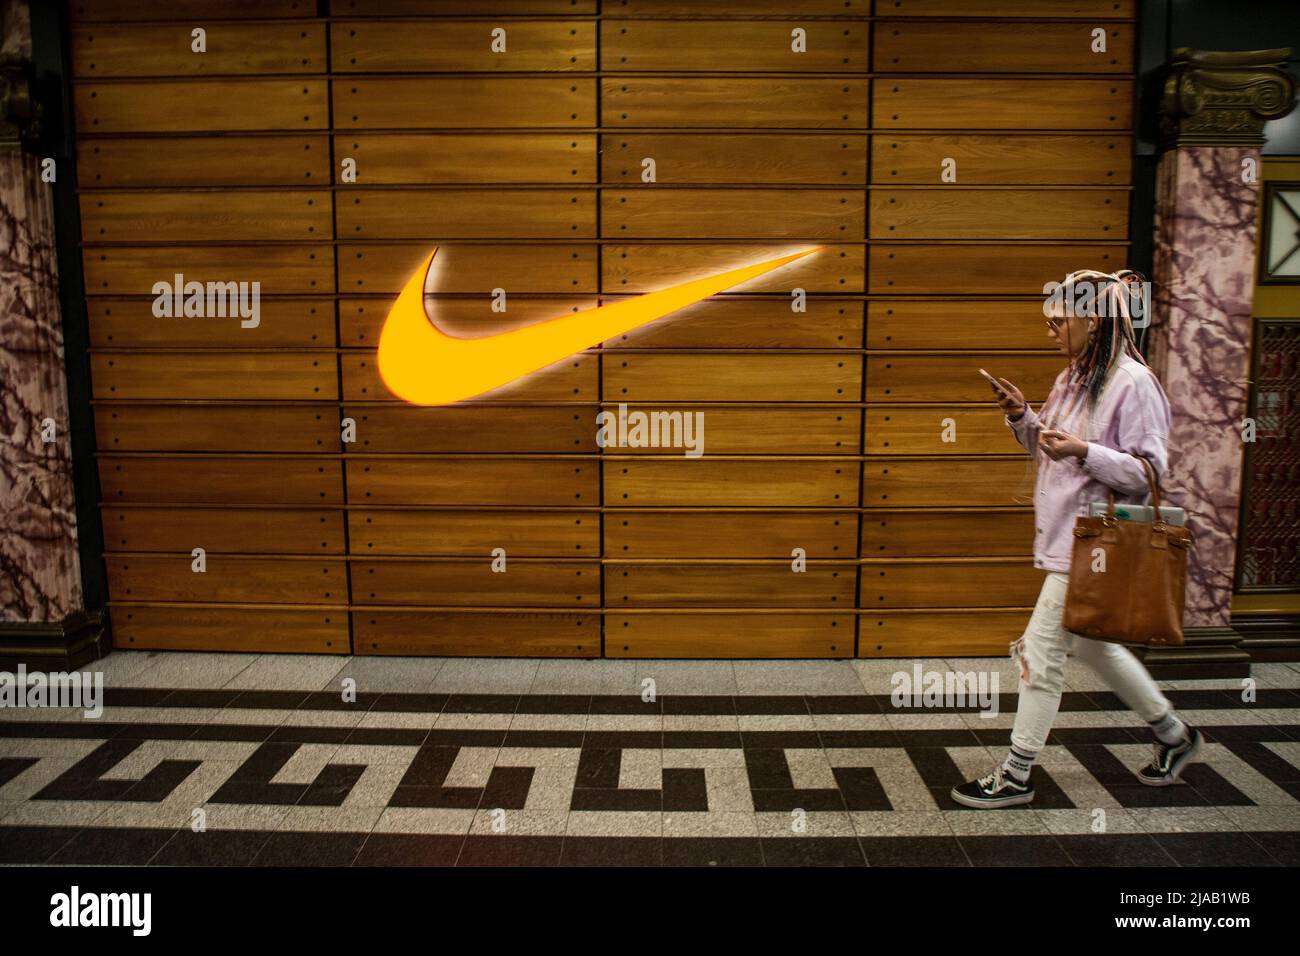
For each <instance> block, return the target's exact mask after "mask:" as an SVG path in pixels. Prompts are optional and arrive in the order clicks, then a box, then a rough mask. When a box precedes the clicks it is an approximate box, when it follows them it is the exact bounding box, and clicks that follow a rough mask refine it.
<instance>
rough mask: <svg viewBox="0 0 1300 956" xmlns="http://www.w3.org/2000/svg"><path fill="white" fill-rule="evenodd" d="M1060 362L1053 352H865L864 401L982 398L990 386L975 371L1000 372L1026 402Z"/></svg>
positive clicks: (1046, 387)
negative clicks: (869, 353)
mask: <svg viewBox="0 0 1300 956" xmlns="http://www.w3.org/2000/svg"><path fill="white" fill-rule="evenodd" d="M1064 367H1065V356H1064V355H1062V354H1060V353H1054V352H962V353H959V354H953V353H951V352H918V353H910V352H903V353H898V354H888V355H868V356H867V401H868V402H985V401H990V400H991V399H992V398H993V389H992V387H991V386H990V385H989V383H988V382H987V381H986V380H985V378H984V376H982V375H980V374H979V370H980V369H981V368H982V369H984V370H985V371H987V372H988V373H989V374H991V375H994V376H997V377H999V378H1005V379H1007V380H1008V381H1010V382H1011V383H1012V384H1014V385H1015V386H1017V387H1018V388H1019V389H1020V391H1021V392H1022V393H1023V394H1024V396H1025V399H1026V400H1027V401H1030V402H1039V401H1042V400H1043V399H1045V398H1046V397H1047V393H1048V391H1050V390H1051V387H1052V382H1054V381H1055V380H1056V376H1057V375H1059V374H1060V372H1061V370H1062V369H1063V368H1064Z"/></svg>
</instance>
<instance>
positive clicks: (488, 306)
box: [339, 292, 600, 348]
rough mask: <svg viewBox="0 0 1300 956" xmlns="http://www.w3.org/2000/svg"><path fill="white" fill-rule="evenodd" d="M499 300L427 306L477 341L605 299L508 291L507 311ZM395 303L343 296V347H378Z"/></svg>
mask: <svg viewBox="0 0 1300 956" xmlns="http://www.w3.org/2000/svg"><path fill="white" fill-rule="evenodd" d="M494 301H496V297H495V296H493V295H491V294H490V293H480V294H479V295H474V296H470V297H468V298H450V297H448V296H437V297H434V296H426V297H425V300H424V309H425V312H426V313H427V314H428V315H429V317H430V318H431V319H432V320H433V321H434V322H435V323H436V324H437V326H438V328H440V329H442V330H443V331H444V332H446V333H447V334H448V335H455V336H458V337H461V338H471V339H472V338H478V337H479V336H483V335H494V334H496V333H497V332H505V331H508V330H509V329H516V328H519V327H520V326H524V325H532V324H533V323H535V322H544V321H546V320H547V319H553V318H555V317H556V316H560V315H565V314H567V313H570V312H580V311H582V310H583V309H592V308H595V307H596V306H597V305H599V304H600V300H599V299H597V298H596V297H594V296H581V297H577V298H574V297H558V296H552V297H548V298H530V297H528V296H524V295H512V294H510V293H509V292H507V293H506V296H505V308H506V311H504V312H493V311H492V304H493V302H494ZM392 304H393V300H392V299H391V298H387V297H385V298H351V297H348V298H342V299H340V300H339V341H340V342H341V343H342V344H343V345H344V346H361V347H365V348H374V347H376V346H377V345H378V343H379V331H380V329H382V328H383V325H384V317H385V316H387V315H388V310H389V307H390V306H391V305H392Z"/></svg>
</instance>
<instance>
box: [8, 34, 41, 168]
mask: <svg viewBox="0 0 1300 956" xmlns="http://www.w3.org/2000/svg"><path fill="white" fill-rule="evenodd" d="M31 72H32V71H31V64H30V63H28V62H27V61H26V60H23V59H19V58H18V57H15V56H10V55H8V54H0V150H6V149H20V148H21V147H22V146H23V144H24V143H29V142H31V141H32V140H33V138H34V137H36V136H37V135H39V129H38V126H39V123H38V119H39V115H40V112H41V111H40V106H39V104H38V103H37V102H36V101H35V100H33V99H32V78H31Z"/></svg>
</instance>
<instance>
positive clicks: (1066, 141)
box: [871, 133, 1132, 186]
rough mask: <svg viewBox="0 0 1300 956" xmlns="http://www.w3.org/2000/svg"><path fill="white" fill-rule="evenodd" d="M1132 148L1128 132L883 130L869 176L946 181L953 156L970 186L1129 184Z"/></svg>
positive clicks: (963, 180) (886, 180) (873, 149)
mask: <svg viewBox="0 0 1300 956" xmlns="http://www.w3.org/2000/svg"><path fill="white" fill-rule="evenodd" d="M1131 152H1132V147H1131V144H1130V142H1129V138H1128V137H1127V136H1098V135H1095V134H1090V135H1086V136H1078V135H1075V136H1070V135H1055V136H1054V135H1042V136H1015V137H1010V136H980V135H978V134H967V135H948V136H913V135H909V134H894V133H881V134H879V135H877V136H873V137H872V138H871V181H872V182H873V183H885V184H893V183H899V184H901V183H918V184H921V185H926V186H937V185H943V183H944V181H943V179H941V178H940V177H941V176H942V175H943V173H944V165H943V164H944V160H948V159H951V160H953V161H954V163H955V169H954V173H953V174H954V175H955V176H956V177H957V178H956V180H955V182H956V183H959V184H961V185H966V186H980V185H998V186H1049V185H1074V186H1126V185H1128V183H1129V181H1130V175H1131V166H1132V158H1131V156H1130V154H1131Z"/></svg>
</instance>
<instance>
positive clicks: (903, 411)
mask: <svg viewBox="0 0 1300 956" xmlns="http://www.w3.org/2000/svg"><path fill="white" fill-rule="evenodd" d="M992 394H993V392H992V389H989V395H990V398H991V397H992ZM866 414H867V425H866V432H865V450H866V453H867V454H868V455H1006V454H1016V453H1019V452H1020V450H1021V449H1020V445H1019V444H1017V443H1016V440H1015V438H1014V437H1013V436H1012V434H1011V429H1009V428H1008V427H1007V426H1006V423H1005V420H1004V418H1003V416H1002V412H1001V411H1000V410H999V409H998V407H997V405H996V404H994V403H993V402H992V401H991V400H990V401H989V402H988V403H986V404H984V405H868V406H867V409H866ZM946 437H947V438H950V439H951V440H945V438H946Z"/></svg>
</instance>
